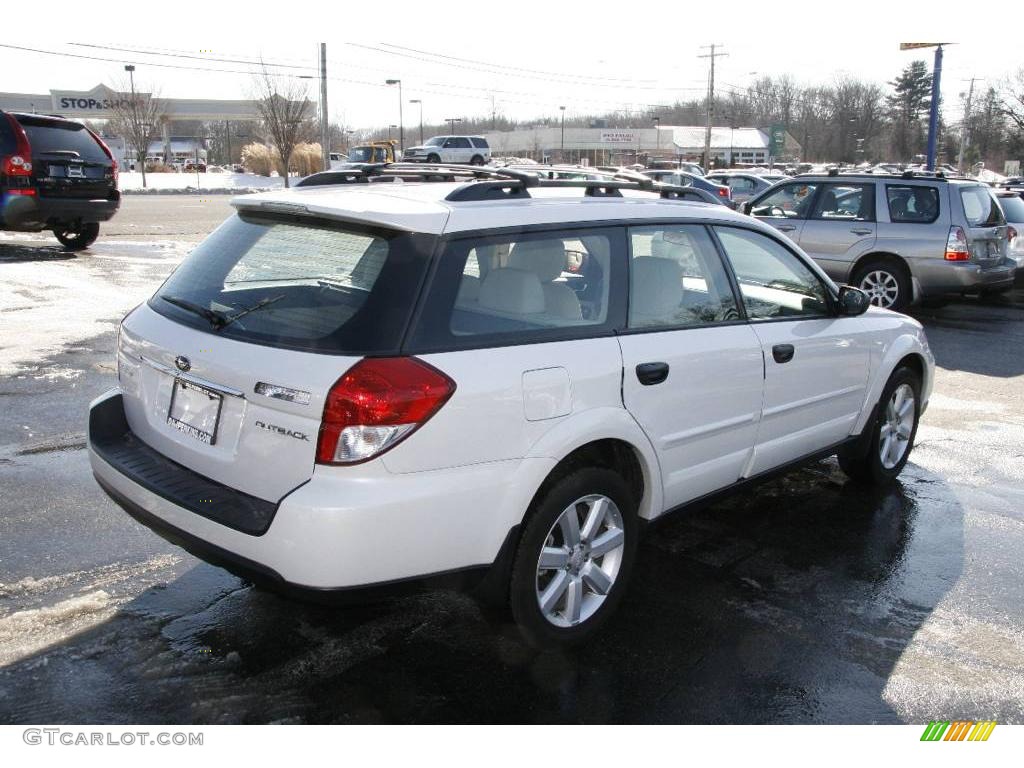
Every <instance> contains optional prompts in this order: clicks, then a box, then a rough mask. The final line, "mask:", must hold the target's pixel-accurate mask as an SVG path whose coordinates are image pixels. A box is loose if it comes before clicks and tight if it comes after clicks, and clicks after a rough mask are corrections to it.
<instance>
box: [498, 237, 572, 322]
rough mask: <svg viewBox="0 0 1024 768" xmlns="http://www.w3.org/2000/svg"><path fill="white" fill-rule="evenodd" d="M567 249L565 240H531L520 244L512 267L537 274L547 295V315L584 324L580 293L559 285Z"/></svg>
mask: <svg viewBox="0 0 1024 768" xmlns="http://www.w3.org/2000/svg"><path fill="white" fill-rule="evenodd" d="M565 263H566V262H565V246H564V245H563V244H562V241H561V240H527V241H525V242H522V243H516V245H515V247H514V248H513V249H512V254H511V256H510V258H509V266H510V267H512V268H514V269H522V270H526V271H529V272H533V273H534V274H535V275H536V276H537V279H538V280H540V283H541V286H542V288H543V291H544V312H545V313H546V314H549V315H552V316H554V317H560V318H564V319H566V320H581V319H582V318H583V312H582V310H581V309H580V300H579V299H578V298H577V297H576V292H575V291H574V290H573V289H572V288H570V287H569V286H568V285H567V284H566V283H564V282H560V281H558V278H559V277H561V276H562V271H563V270H564V269H565Z"/></svg>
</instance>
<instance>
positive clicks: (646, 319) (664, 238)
mask: <svg viewBox="0 0 1024 768" xmlns="http://www.w3.org/2000/svg"><path fill="white" fill-rule="evenodd" d="M629 240H630V252H631V256H632V258H630V260H629V285H630V290H629V327H630V328H656V327H661V328H682V327H689V326H700V325H712V324H714V323H720V322H727V321H729V320H738V319H739V311H738V310H737V308H736V297H735V296H734V295H733V292H732V286H731V285H730V284H729V277H728V274H727V273H726V271H725V267H724V266H722V262H721V259H720V258H719V256H718V251H717V250H715V245H714V242H713V241H712V240H711V236H710V235H709V234H708V232H707V230H706V229H705V228H704V227H702V226H697V225H669V226H656V227H634V228H631V229H630V230H629Z"/></svg>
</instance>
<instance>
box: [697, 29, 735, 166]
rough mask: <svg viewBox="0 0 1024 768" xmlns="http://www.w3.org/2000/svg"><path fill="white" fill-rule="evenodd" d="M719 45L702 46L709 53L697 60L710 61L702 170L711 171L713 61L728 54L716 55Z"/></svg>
mask: <svg viewBox="0 0 1024 768" xmlns="http://www.w3.org/2000/svg"><path fill="white" fill-rule="evenodd" d="M721 47H722V45H721V43H712V44H711V45H702V46H701V50H704V49H706V48H710V49H711V52H710V53H703V54H701V55H700V56H698V57H697V58H698V59H711V72H710V74H709V75H708V110H707V127H706V128H705V130H704V169H705V170H708V171H710V170H711V115H712V112H713V111H714V108H715V59H717V58H718V57H719V56H728V55H729V54H728V53H716V52H715V49H716V48H721Z"/></svg>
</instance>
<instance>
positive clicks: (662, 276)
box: [629, 256, 683, 326]
mask: <svg viewBox="0 0 1024 768" xmlns="http://www.w3.org/2000/svg"><path fill="white" fill-rule="evenodd" d="M682 300H683V268H682V267H681V266H680V265H679V262H678V261H676V260H675V259H665V258H661V257H658V256H638V257H636V258H635V259H633V269H632V274H631V275H630V291H629V315H630V323H631V324H632V325H635V326H647V325H675V324H676V315H677V314H678V312H679V305H680V304H681V303H682Z"/></svg>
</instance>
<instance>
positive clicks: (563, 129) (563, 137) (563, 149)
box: [559, 107, 565, 163]
mask: <svg viewBox="0 0 1024 768" xmlns="http://www.w3.org/2000/svg"><path fill="white" fill-rule="evenodd" d="M559 109H560V110H562V148H561V149H560V150H559V153H560V155H561V158H560V159H561V161H562V162H563V163H564V162H565V107H559Z"/></svg>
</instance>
